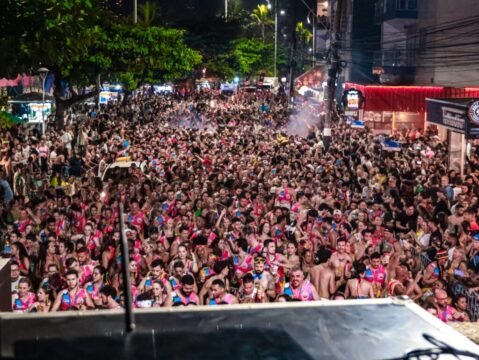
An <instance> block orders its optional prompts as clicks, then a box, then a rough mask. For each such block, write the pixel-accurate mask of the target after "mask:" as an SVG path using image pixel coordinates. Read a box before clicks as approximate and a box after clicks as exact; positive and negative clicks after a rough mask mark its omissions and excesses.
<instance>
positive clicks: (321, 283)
mask: <svg viewBox="0 0 479 360" xmlns="http://www.w3.org/2000/svg"><path fill="white" fill-rule="evenodd" d="M330 258H331V251H329V250H328V249H326V248H323V249H321V250H320V251H319V253H318V260H319V265H316V266H315V267H313V268H312V269H311V270H310V272H309V274H310V279H311V282H312V284H313V286H314V287H315V289H316V290H317V291H318V293H319V297H320V298H322V299H330V298H331V295H332V294H334V293H335V291H336V284H335V282H334V277H335V276H334V270H333V268H332V266H331V265H330V264H331V263H330V262H329V259H330Z"/></svg>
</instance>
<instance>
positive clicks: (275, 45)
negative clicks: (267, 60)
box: [274, 0, 278, 77]
mask: <svg viewBox="0 0 479 360" xmlns="http://www.w3.org/2000/svg"><path fill="white" fill-rule="evenodd" d="M277 61H278V0H274V77H276V73H277V67H278V65H277Z"/></svg>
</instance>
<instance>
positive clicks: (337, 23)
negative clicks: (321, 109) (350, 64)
mask: <svg viewBox="0 0 479 360" xmlns="http://www.w3.org/2000/svg"><path fill="white" fill-rule="evenodd" d="M343 2H344V0H335V1H334V3H335V5H336V6H335V7H333V6H331V11H332V12H333V11H334V14H333V15H334V16H333V17H332V18H331V24H332V31H331V39H330V43H329V61H328V62H329V69H328V81H327V84H328V111H327V113H326V121H325V124H324V131H323V135H324V136H323V142H324V147H325V149H326V150H328V149H329V145H330V144H331V120H332V117H333V113H334V100H335V95H336V80H337V78H338V71H339V60H340V59H339V52H338V50H339V43H338V41H339V37H340V36H339V33H340V31H341V20H342V11H343V5H344V4H343Z"/></svg>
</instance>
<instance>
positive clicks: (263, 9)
mask: <svg viewBox="0 0 479 360" xmlns="http://www.w3.org/2000/svg"><path fill="white" fill-rule="evenodd" d="M251 19H252V21H253V24H254V25H256V26H259V27H260V29H261V38H262V39H263V42H264V39H265V28H266V27H267V26H270V25H273V24H274V20H273V19H272V18H271V15H270V13H269V10H268V7H267V6H266V5H264V4H260V5H258V6H257V7H256V9H254V10H253V12H252V13H251Z"/></svg>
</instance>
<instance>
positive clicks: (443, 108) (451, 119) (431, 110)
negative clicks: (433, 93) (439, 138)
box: [426, 98, 479, 139]
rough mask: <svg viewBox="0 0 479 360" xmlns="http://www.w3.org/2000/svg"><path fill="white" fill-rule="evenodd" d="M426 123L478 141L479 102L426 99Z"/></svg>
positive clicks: (469, 99)
mask: <svg viewBox="0 0 479 360" xmlns="http://www.w3.org/2000/svg"><path fill="white" fill-rule="evenodd" d="M426 103H427V121H428V122H429V123H432V124H435V125H439V126H442V127H445V128H447V129H449V130H452V131H454V132H456V133H459V134H464V135H465V137H466V139H479V101H478V100H475V99H471V98H465V99H426Z"/></svg>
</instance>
